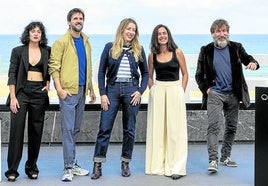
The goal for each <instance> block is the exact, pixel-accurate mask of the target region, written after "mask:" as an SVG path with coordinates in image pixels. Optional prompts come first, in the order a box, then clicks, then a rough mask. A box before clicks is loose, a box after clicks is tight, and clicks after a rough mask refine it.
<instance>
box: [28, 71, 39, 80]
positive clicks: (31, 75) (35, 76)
mask: <svg viewBox="0 0 268 186" xmlns="http://www.w3.org/2000/svg"><path fill="white" fill-rule="evenodd" d="M27 80H28V81H43V75H42V73H41V72H35V71H28V74H27Z"/></svg>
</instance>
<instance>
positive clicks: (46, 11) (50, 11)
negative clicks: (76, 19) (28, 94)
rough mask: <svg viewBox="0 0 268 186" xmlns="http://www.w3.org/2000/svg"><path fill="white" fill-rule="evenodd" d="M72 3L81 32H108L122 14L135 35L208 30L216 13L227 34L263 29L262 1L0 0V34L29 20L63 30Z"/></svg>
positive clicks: (265, 8) (265, 4)
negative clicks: (161, 27) (159, 28)
mask: <svg viewBox="0 0 268 186" xmlns="http://www.w3.org/2000/svg"><path fill="white" fill-rule="evenodd" d="M75 7H78V8H81V9H83V10H84V12H85V23H84V29H83V31H84V32H85V33H87V34H114V33H115V32H116V29H117V27H118V25H119V23H120V21H121V20H122V19H124V18H127V17H131V18H134V19H135V20H136V22H137V24H138V28H139V32H140V33H141V34H151V33H152V30H153V28H154V27H155V26H156V25H157V24H160V23H161V24H165V25H167V26H168V27H169V28H170V30H171V32H172V33H173V34H209V29H210V26H211V23H212V22H213V21H214V20H215V19H218V18H224V19H226V20H227V21H228V22H229V24H230V33H233V34H268V24H267V22H268V21H267V17H268V1H267V0H4V1H1V6H0V15H1V16H0V23H1V29H0V34H21V33H22V31H23V29H24V27H25V26H26V25H27V24H28V23H30V22H31V21H42V22H43V24H44V25H45V27H46V30H47V33H48V34H63V33H65V32H66V30H67V28H68V25H67V20H66V16H67V13H68V11H69V10H70V9H72V8H75Z"/></svg>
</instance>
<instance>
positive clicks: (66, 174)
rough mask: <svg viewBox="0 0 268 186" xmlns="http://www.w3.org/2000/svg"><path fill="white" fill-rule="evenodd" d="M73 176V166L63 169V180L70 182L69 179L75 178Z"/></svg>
mask: <svg viewBox="0 0 268 186" xmlns="http://www.w3.org/2000/svg"><path fill="white" fill-rule="evenodd" d="M73 177H74V175H73V172H72V169H71V168H65V169H64V170H63V175H62V179H61V181H66V182H69V181H72V180H73Z"/></svg>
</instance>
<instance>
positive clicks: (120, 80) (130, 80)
mask: <svg viewBox="0 0 268 186" xmlns="http://www.w3.org/2000/svg"><path fill="white" fill-rule="evenodd" d="M115 82H132V78H121V77H120V78H116V80H115Z"/></svg>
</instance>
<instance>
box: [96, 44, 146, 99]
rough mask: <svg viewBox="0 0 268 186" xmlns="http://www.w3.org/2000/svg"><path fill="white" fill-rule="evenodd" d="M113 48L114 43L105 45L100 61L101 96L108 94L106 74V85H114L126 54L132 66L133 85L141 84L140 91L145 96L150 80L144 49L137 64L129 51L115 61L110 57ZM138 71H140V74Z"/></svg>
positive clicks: (99, 82)
mask: <svg viewBox="0 0 268 186" xmlns="http://www.w3.org/2000/svg"><path fill="white" fill-rule="evenodd" d="M111 47H112V42H109V43H107V44H106V45H105V47H104V49H103V52H102V55H101V59H100V66H99V73H98V84H99V91H100V95H101V96H102V95H105V94H106V88H105V74H106V85H108V84H110V85H113V84H114V83H115V80H116V75H117V72H118V69H119V65H120V62H121V60H122V57H123V55H124V54H125V53H126V54H127V56H128V60H129V64H130V71H131V78H132V83H133V85H139V83H140V85H139V88H138V91H139V92H140V93H141V94H143V92H144V91H145V90H146V88H147V83H148V79H149V72H148V66H147V60H146V56H145V52H144V49H142V53H141V56H140V58H139V61H138V62H136V61H135V58H134V56H133V54H132V53H131V52H128V51H124V52H122V54H121V56H120V57H119V58H118V59H113V58H112V57H111V56H110V55H109V51H110V49H111ZM138 69H139V70H140V73H139V71H138ZM140 76H141V82H140V81H139V79H140Z"/></svg>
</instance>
